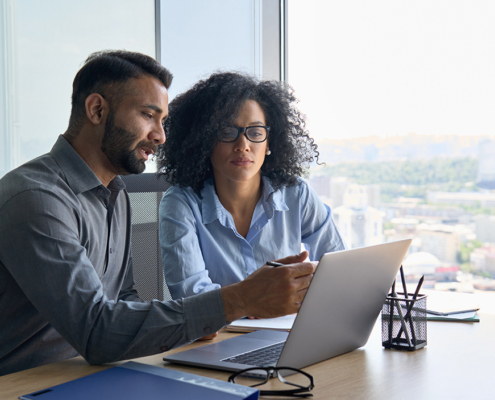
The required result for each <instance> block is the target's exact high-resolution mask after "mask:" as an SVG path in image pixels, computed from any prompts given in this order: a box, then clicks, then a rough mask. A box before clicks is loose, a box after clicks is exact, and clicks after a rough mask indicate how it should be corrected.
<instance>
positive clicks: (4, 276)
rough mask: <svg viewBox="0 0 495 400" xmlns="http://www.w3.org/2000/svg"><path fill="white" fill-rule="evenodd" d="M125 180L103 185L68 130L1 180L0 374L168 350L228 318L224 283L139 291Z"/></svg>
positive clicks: (106, 360)
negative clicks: (159, 294)
mask: <svg viewBox="0 0 495 400" xmlns="http://www.w3.org/2000/svg"><path fill="white" fill-rule="evenodd" d="M124 188H125V185H124V183H123V181H122V180H121V179H120V178H119V177H116V178H115V179H114V180H113V181H112V182H111V183H110V184H109V185H108V188H107V187H105V186H103V185H102V183H101V182H100V180H99V179H98V178H97V176H96V175H95V174H94V173H93V171H92V170H91V169H90V168H89V166H88V165H87V164H86V163H85V162H84V161H83V160H82V159H81V157H80V156H79V155H78V154H77V152H76V151H75V150H74V149H73V148H72V146H71V145H70V144H69V143H68V142H67V141H66V140H65V139H64V138H63V137H62V136H61V137H59V139H58V141H57V142H56V144H55V146H54V147H53V149H52V150H51V152H50V153H48V154H45V155H44V156H41V157H39V158H37V159H35V160H32V161H30V162H28V163H27V164H24V165H23V166H21V167H19V168H17V169H15V170H13V171H11V172H10V173H8V174H7V175H5V176H4V177H3V178H2V179H1V180H0V321H1V323H0V375H3V374H6V373H10V372H15V371H19V370H22V369H26V368H31V367H35V366H38V365H42V364H47V363H50V362H55V361H60V360H63V359H67V358H70V357H74V356H76V355H78V354H81V355H82V356H84V358H86V360H88V361H89V362H91V363H103V362H109V361H115V360H120V359H128V358H134V357H142V356H146V355H150V354H155V353H160V352H163V351H165V350H167V349H171V348H173V347H176V346H179V345H182V344H185V343H187V342H190V341H192V340H194V339H197V338H198V337H201V336H204V335H205V334H208V333H212V332H215V331H217V330H218V329H219V328H220V327H222V326H223V325H225V324H226V321H225V315H224V311H223V302H222V297H221V293H220V291H218V290H217V291H214V292H212V293H208V294H206V296H203V295H201V296H197V297H192V298H190V299H185V300H183V301H168V302H161V301H153V302H144V301H142V300H141V299H140V298H139V297H138V295H137V293H136V291H135V289H134V280H133V275H132V258H131V252H130V248H131V235H130V232H131V225H130V212H129V211H130V210H129V201H128V198H127V193H126V192H125V191H124V190H123V189H124Z"/></svg>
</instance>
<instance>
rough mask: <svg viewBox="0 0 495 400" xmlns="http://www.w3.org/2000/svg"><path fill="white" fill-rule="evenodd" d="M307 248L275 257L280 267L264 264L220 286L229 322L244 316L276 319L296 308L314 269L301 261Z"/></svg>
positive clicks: (304, 293) (297, 308) (311, 264)
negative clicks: (279, 257) (232, 282)
mask: <svg viewBox="0 0 495 400" xmlns="http://www.w3.org/2000/svg"><path fill="white" fill-rule="evenodd" d="M307 256H308V252H307V251H303V252H302V253H301V254H297V255H295V256H289V257H285V258H282V259H280V260H276V261H277V262H279V263H282V264H286V265H283V266H280V267H270V266H267V265H264V266H263V267H261V268H260V269H258V270H256V271H255V272H253V273H252V274H251V275H250V276H248V277H247V278H246V279H245V280H243V281H242V282H239V283H235V284H233V285H230V286H226V287H223V288H222V289H221V290H222V298H223V305H224V311H225V318H226V320H227V321H228V322H231V321H234V320H236V319H239V318H241V317H244V316H246V315H250V316H253V317H258V318H275V317H280V316H282V315H287V314H294V313H296V312H297V311H298V310H299V307H300V306H301V301H302V300H303V299H304V296H305V295H306V291H307V289H308V286H309V283H310V282H311V279H312V278H313V273H314V271H315V269H316V266H315V264H314V263H311V262H302V261H304V260H305V259H306V257H307Z"/></svg>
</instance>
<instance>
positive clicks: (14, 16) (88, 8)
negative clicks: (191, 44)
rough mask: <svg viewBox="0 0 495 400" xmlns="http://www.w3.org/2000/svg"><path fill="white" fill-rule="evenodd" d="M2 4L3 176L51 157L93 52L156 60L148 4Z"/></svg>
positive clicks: (124, 0) (123, 0)
mask: <svg viewBox="0 0 495 400" xmlns="http://www.w3.org/2000/svg"><path fill="white" fill-rule="evenodd" d="M3 4H4V5H5V6H4V7H3V8H2V9H0V25H1V26H2V28H3V29H2V30H1V31H0V36H1V37H0V38H1V39H2V40H0V43H1V44H0V50H1V52H0V61H1V63H2V64H1V65H2V69H1V70H0V89H1V93H2V94H1V95H0V121H2V122H0V124H1V125H0V127H1V129H0V144H1V147H0V177H1V176H3V175H4V174H5V173H6V172H8V171H9V170H11V169H12V168H15V167H17V166H18V165H20V164H23V163H24V162H26V161H28V160H30V159H32V158H34V157H37V156H39V155H41V154H44V153H46V152H48V151H50V149H51V147H52V146H53V144H54V143H55V141H56V138H57V136H58V135H60V134H62V133H64V132H65V130H66V129H67V125H68V121H69V115H70V106H71V104H70V96H71V93H72V80H73V79H74V76H75V75H76V73H77V71H78V70H79V68H80V67H81V65H82V63H83V62H84V60H85V59H86V57H87V56H88V55H89V54H90V53H92V52H94V51H98V50H105V49H126V50H134V51H140V52H142V53H145V54H148V55H150V56H153V57H154V56H155V2H154V1H153V0H146V1H139V2H136V1H133V0H85V1H77V2H67V1H63V0H51V1H49V2H45V1H42V2H40V1H28V0H6V1H4V2H3ZM96 10H97V11H96ZM4 66H5V67H4Z"/></svg>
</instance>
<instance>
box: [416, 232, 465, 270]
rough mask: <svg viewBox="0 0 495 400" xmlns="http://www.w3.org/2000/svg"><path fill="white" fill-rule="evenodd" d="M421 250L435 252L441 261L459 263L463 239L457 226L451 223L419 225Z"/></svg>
mask: <svg viewBox="0 0 495 400" xmlns="http://www.w3.org/2000/svg"><path fill="white" fill-rule="evenodd" d="M418 231H419V237H420V239H421V251H422V252H427V253H430V254H433V255H434V256H435V257H437V258H438V259H440V260H441V261H444V262H448V263H457V253H458V252H459V251H460V249H461V239H460V236H459V234H458V233H457V232H456V230H455V227H453V226H450V225H440V224H439V225H427V224H421V225H420V226H419V227H418Z"/></svg>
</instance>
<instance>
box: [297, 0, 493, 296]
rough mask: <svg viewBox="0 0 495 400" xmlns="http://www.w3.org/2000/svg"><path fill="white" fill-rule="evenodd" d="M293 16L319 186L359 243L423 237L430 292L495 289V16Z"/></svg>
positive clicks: (397, 8)
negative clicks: (485, 285)
mask: <svg viewBox="0 0 495 400" xmlns="http://www.w3.org/2000/svg"><path fill="white" fill-rule="evenodd" d="M288 15H289V17H288V19H289V22H288V24H289V28H288V29H289V31H288V43H289V49H288V57H289V61H288V63H289V73H288V78H289V83H290V84H291V85H292V86H293V87H294V89H295V91H296V94H297V95H298V97H299V98H300V99H301V103H300V105H301V108H302V110H303V111H304V112H305V113H306V114H307V117H308V128H309V130H310V132H311V134H312V136H313V137H314V138H315V139H316V141H317V143H318V145H319V150H320V155H321V156H320V161H323V162H325V163H326V166H318V165H313V166H312V168H311V178H310V183H311V185H312V186H313V187H314V188H315V189H316V191H317V193H318V194H319V195H320V197H321V198H322V199H323V200H324V201H325V202H327V203H328V204H329V205H330V206H331V207H332V209H333V212H334V214H335V216H336V218H335V219H336V220H337V221H338V224H340V225H339V227H340V230H341V231H342V232H344V236H345V237H346V239H347V240H348V244H349V245H350V246H351V247H359V246H362V245H368V244H372V243H373V240H374V238H376V237H379V238H380V240H381V241H391V240H397V239H400V238H406V237H412V238H413V239H414V240H413V245H412V246H411V249H410V252H411V253H413V252H417V253H421V252H425V253H429V255H431V256H433V258H434V259H435V260H436V261H435V263H436V264H435V265H433V264H431V257H427V258H428V260H429V262H430V264H429V265H430V267H431V268H430V270H429V273H428V275H427V277H426V279H427V280H428V281H429V282H430V286H431V287H433V286H434V285H435V283H436V282H440V281H442V280H447V281H449V285H450V288H451V290H458V289H459V288H460V286H461V283H462V282H459V280H463V279H465V280H471V281H472V282H471V285H470V289H469V290H470V291H473V290H474V291H476V290H477V289H476V287H477V286H476V285H477V284H476V282H478V281H479V282H481V280H482V276H486V277H488V276H490V277H492V278H495V263H493V259H494V256H493V254H495V242H493V241H492V240H491V238H490V236H489V235H486V233H485V232H486V231H495V225H494V222H493V216H494V215H495V207H494V206H493V203H492V202H493V201H494V200H495V191H494V190H493V189H495V169H494V162H495V161H494V160H495V119H494V118H493V112H494V110H495V90H494V88H495V74H494V73H493V71H494V70H495V42H494V41H493V39H492V38H493V37H494V36H495V26H494V25H493V20H494V19H495V4H494V3H492V2H487V1H480V2H475V3H473V2H470V3H466V2H459V1H456V2H453V1H443V0H439V1H433V2H432V1H426V0H419V1H414V2H394V1H384V0H380V1H374V2H362V1H355V0H351V1H341V2H323V1H311V0H308V1H304V2H300V1H296V0H289V2H288ZM369 222H371V223H372V224H374V227H375V229H378V231H379V232H378V236H376V237H375V235H373V233H374V230H373V229H368V228H367V226H369V225H368V224H369ZM490 224H491V225H490ZM371 226H373V225H371ZM487 226H490V228H487ZM347 229H348V230H349V231H351V232H348V231H347ZM487 239H490V241H487ZM477 248H481V249H483V251H481V250H478V252H477V253H476V254H475V255H474V257H475V258H476V257H478V258H479V257H481V256H483V257H485V255H486V257H485V258H486V261H484V263H483V265H484V267H483V270H480V269H479V268H477V267H476V264H475V263H472V264H471V262H470V254H474V253H475V252H476V251H477ZM416 259H417V260H420V259H425V257H423V258H422V257H417V258H416ZM406 261H407V258H406ZM478 264H479V261H478ZM422 267H423V266H422V265H421V263H419V264H417V265H410V266H409V267H408V269H407V271H406V273H407V272H409V274H410V275H411V276H410V278H411V279H412V278H415V279H418V278H419V276H420V275H419V274H422V272H421V271H422V269H421V268H422ZM445 267H449V268H445ZM450 267H452V268H450ZM452 270H457V274H452ZM441 271H449V274H446V273H445V274H444V273H442V272H441ZM418 275H419V276H418ZM491 283H492V286H493V287H494V288H495V285H493V284H495V281H491ZM459 290H460V289H459ZM462 290H465V289H462Z"/></svg>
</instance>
